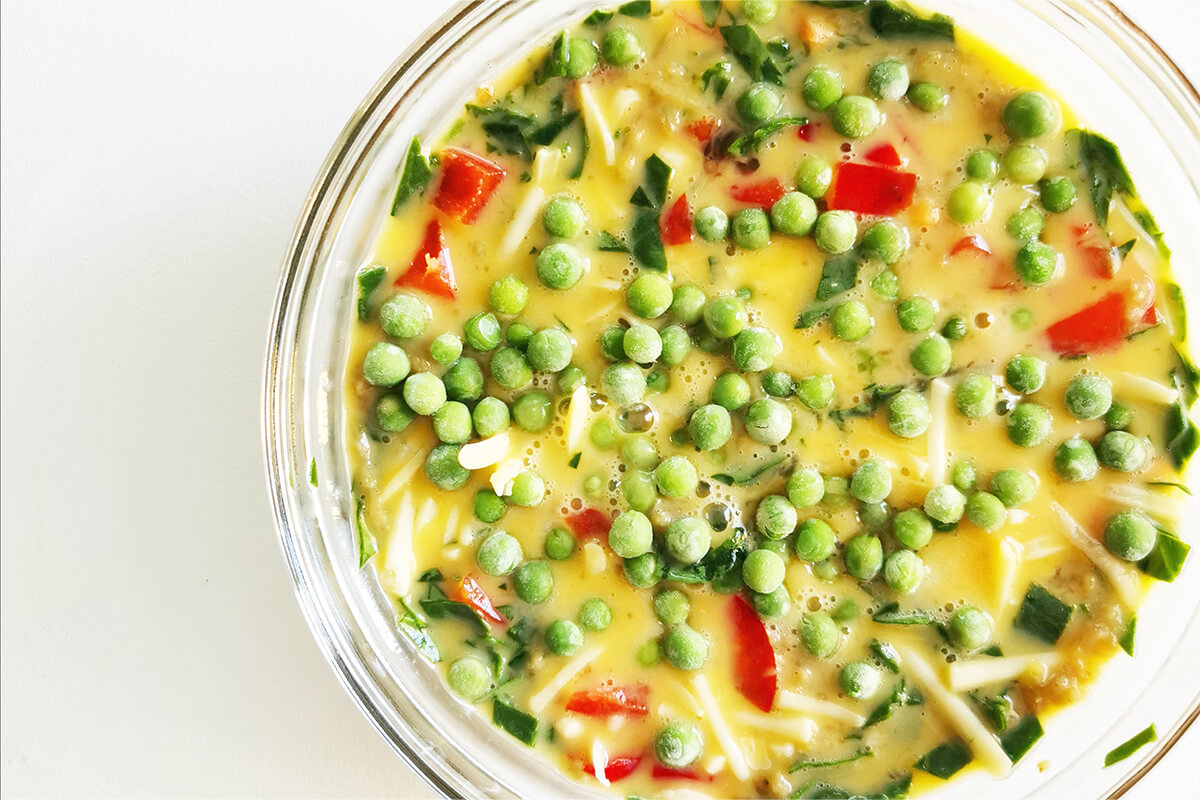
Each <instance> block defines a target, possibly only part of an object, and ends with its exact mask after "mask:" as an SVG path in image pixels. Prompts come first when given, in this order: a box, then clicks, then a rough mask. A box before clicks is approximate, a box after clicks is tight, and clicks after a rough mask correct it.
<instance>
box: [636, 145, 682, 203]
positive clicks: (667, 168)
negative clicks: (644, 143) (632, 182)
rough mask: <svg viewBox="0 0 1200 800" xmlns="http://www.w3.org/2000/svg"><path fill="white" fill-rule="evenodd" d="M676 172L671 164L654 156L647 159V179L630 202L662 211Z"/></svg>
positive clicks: (656, 155)
mask: <svg viewBox="0 0 1200 800" xmlns="http://www.w3.org/2000/svg"><path fill="white" fill-rule="evenodd" d="M673 172H675V170H674V169H673V168H672V167H671V165H670V164H668V163H667V162H665V161H663V160H662V159H661V158H659V157H658V154H657V153H656V154H654V155H652V156H650V157H649V158H647V159H646V178H645V180H644V181H643V182H642V185H641V186H639V187H638V188H637V191H635V192H634V193H633V197H631V198H630V200H629V202H631V203H633V204H634V205H635V206H641V207H643V208H651V209H654V210H655V211H658V210H660V209H661V208H662V207H663V204H664V203H666V202H667V185H668V184H669V183H670V182H671V174H672V173H673Z"/></svg>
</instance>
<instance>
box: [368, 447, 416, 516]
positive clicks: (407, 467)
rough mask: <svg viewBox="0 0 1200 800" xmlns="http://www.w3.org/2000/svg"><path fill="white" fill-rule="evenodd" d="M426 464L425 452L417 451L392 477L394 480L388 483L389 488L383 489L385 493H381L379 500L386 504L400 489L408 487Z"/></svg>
mask: <svg viewBox="0 0 1200 800" xmlns="http://www.w3.org/2000/svg"><path fill="white" fill-rule="evenodd" d="M424 463H425V451H424V450H417V451H416V452H414V453H413V454H412V458H410V459H408V461H405V462H404V463H403V464H401V465H400V467H399V468H398V469H397V470H396V473H395V474H394V475H392V479H391V480H390V481H388V483H387V486H385V487H383V491H382V492H380V493H379V500H380V501H381V502H384V503H386V502H387V501H388V500H389V499H390V498H391V496H392V495H394V494H395V493H396V492H398V491H400V487H402V486H407V485H408V482H409V481H410V480H412V476H413V475H416V474H417V470H419V469H420V468H421V465H422V464H424Z"/></svg>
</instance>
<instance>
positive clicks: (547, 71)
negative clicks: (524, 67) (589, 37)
mask: <svg viewBox="0 0 1200 800" xmlns="http://www.w3.org/2000/svg"><path fill="white" fill-rule="evenodd" d="M568 36H569V34H568V33H567V32H566V31H563V32H562V33H560V34H559V35H558V37H557V38H556V39H555V40H554V43H553V44H552V45H550V52H549V53H547V54H546V59H545V60H544V61H543V62H542V65H541V66H540V67H538V68H537V71H536V72H534V73H533V82H534V83H536V84H537V85H538V86H541V85H542V84H543V83H545V82H546V81H548V80H550V79H551V78H563V77H566V74H567V61H568V60H570V58H571V52H570V49H569V44H568V39H567V37H568Z"/></svg>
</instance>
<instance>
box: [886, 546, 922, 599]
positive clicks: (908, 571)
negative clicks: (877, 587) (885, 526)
mask: <svg viewBox="0 0 1200 800" xmlns="http://www.w3.org/2000/svg"><path fill="white" fill-rule="evenodd" d="M926 572H928V569H927V568H926V566H925V562H924V561H922V560H921V557H920V556H919V555H917V554H916V553H914V552H913V551H912V550H897V551H896V552H894V553H892V554H891V555H889V556H888V557H887V560H886V561H885V562H884V563H883V581H884V583H886V584H887V585H888V588H889V589H891V590H892V591H893V592H895V593H896V594H912V593H913V592H915V591H916V590H917V587H918V586H920V585H921V581H923V580H924V579H925V574H926Z"/></svg>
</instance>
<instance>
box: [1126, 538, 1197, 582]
mask: <svg viewBox="0 0 1200 800" xmlns="http://www.w3.org/2000/svg"><path fill="white" fill-rule="evenodd" d="M1156 527H1158V538H1157V539H1156V540H1155V542H1154V549H1153V550H1151V551H1150V555H1148V556H1146V557H1145V558H1144V559H1142V560H1141V561H1139V562H1138V568H1139V569H1141V571H1142V572H1144V573H1146V574H1147V575H1149V576H1150V577H1151V578H1154V579H1155V580H1159V581H1166V582H1167V583H1171V582H1173V581H1174V580H1175V579H1176V578H1177V577H1179V573H1180V572H1181V571H1182V570H1183V562H1184V561H1186V560H1187V557H1188V553H1189V552H1190V551H1191V549H1192V548H1191V546H1190V545H1188V543H1187V542H1185V541H1183V540H1182V539H1180V538H1179V537H1178V536H1176V535H1175V534H1173V533H1171V532H1170V531H1168V530H1166V529H1165V528H1163V527H1161V526H1156Z"/></svg>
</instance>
